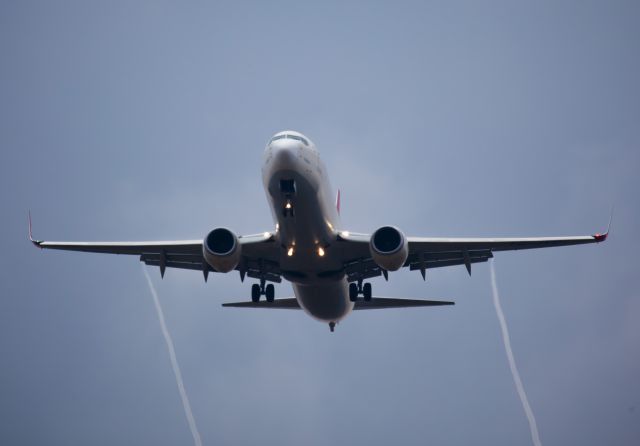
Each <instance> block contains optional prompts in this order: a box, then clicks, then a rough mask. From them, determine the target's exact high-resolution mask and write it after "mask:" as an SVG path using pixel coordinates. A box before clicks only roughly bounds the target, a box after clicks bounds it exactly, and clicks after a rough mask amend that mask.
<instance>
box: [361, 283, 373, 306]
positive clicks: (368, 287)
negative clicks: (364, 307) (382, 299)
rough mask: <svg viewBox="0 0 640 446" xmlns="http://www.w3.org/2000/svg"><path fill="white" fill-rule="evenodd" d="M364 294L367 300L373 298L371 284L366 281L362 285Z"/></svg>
mask: <svg viewBox="0 0 640 446" xmlns="http://www.w3.org/2000/svg"><path fill="white" fill-rule="evenodd" d="M362 295H363V296H364V300H365V302H369V301H370V300H371V284H370V283H365V284H364V285H363V287H362Z"/></svg>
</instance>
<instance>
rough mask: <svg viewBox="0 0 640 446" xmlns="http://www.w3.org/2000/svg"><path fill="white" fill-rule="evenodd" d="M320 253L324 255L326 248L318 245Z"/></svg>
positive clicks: (321, 255)
mask: <svg viewBox="0 0 640 446" xmlns="http://www.w3.org/2000/svg"><path fill="white" fill-rule="evenodd" d="M318 255H319V256H320V257H324V248H323V247H322V246H318Z"/></svg>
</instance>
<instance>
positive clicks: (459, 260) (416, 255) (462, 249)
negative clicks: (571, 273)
mask: <svg viewBox="0 0 640 446" xmlns="http://www.w3.org/2000/svg"><path fill="white" fill-rule="evenodd" d="M610 225H611V221H609V226H610ZM608 234H609V229H608V228H607V232H605V233H603V234H599V233H598V234H594V235H586V236H576V237H525V238H438V237H407V242H408V245H409V256H408V257H407V261H406V262H405V264H404V266H405V267H407V266H408V267H409V269H410V270H412V271H413V270H420V272H421V274H422V277H423V278H424V277H425V274H426V273H425V272H426V270H427V269H431V268H440V267H444V266H453V265H465V267H466V268H467V271H468V272H469V274H471V264H472V263H478V262H486V261H487V260H489V259H490V258H492V257H493V253H494V252H497V251H512V250H520V249H536V248H551V247H556V246H569V245H582V244H587V243H600V242H603V241H605V240H606V239H607V236H608ZM370 238H371V236H370V235H368V234H350V233H344V232H343V233H340V236H339V240H340V241H341V242H343V250H344V251H343V252H344V253H345V258H346V259H347V262H346V264H345V269H346V273H347V278H348V280H349V281H350V282H351V281H356V280H362V279H367V278H370V277H376V276H380V275H386V271H383V270H382V269H381V268H380V267H379V266H378V265H377V264H376V263H375V262H374V261H373V259H372V258H371V254H370V252H369V240H370Z"/></svg>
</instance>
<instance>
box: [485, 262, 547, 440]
mask: <svg viewBox="0 0 640 446" xmlns="http://www.w3.org/2000/svg"><path fill="white" fill-rule="evenodd" d="M489 263H490V267H491V288H492V289H493V306H494V307H495V308H496V315H497V316H498V320H499V321H500V328H501V330H502V341H503V342H504V350H505V352H506V353H507V359H508V360H509V367H510V368H511V375H512V376H513V382H514V384H515V385H516V389H517V390H518V396H520V402H521V403H522V407H523V408H524V413H525V414H526V415H527V420H529V429H530V430H531V441H533V444H534V446H542V443H541V442H540V435H539V434H538V425H537V424H536V418H535V417H534V416H533V411H532V410H531V406H529V400H528V399H527V394H526V393H525V391H524V386H523V385H522V380H521V379H520V373H518V368H517V367H516V360H515V359H514V358H513V351H512V350H511V340H510V338H509V329H508V328H507V321H506V320H505V318H504V313H503V312H502V306H501V305H500V295H499V294H498V285H497V284H496V269H495V266H494V264H493V260H491V261H490V262H489Z"/></svg>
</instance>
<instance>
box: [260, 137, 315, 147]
mask: <svg viewBox="0 0 640 446" xmlns="http://www.w3.org/2000/svg"><path fill="white" fill-rule="evenodd" d="M279 139H294V140H296V141H300V142H302V143H303V144H304V145H305V146H308V145H309V141H307V140H306V138H303V137H302V136H298V135H287V134H284V135H278V136H274V137H273V138H271V141H269V144H271V143H272V142H273V141H277V140H279Z"/></svg>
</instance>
